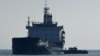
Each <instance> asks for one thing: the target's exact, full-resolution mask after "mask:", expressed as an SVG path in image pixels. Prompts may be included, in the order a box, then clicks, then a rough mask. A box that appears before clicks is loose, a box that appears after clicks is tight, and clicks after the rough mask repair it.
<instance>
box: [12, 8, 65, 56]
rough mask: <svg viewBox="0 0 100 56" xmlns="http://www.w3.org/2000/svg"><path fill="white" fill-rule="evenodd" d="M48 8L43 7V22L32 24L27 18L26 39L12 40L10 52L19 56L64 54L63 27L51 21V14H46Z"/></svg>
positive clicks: (16, 38)
mask: <svg viewBox="0 0 100 56" xmlns="http://www.w3.org/2000/svg"><path fill="white" fill-rule="evenodd" d="M48 10H49V7H48V6H45V7H44V21H43V22H42V23H41V22H32V26H31V25H30V23H31V22H30V17H28V24H27V26H26V29H27V30H28V36H27V37H20V38H19V37H14V38H12V52H13V54H18V55H19V54H20V55H41V54H44V55H45V54H64V52H63V51H62V50H63V46H64V43H65V37H64V34H65V31H64V29H63V26H58V23H57V22H53V21H52V17H53V16H52V14H51V13H49V12H48Z"/></svg>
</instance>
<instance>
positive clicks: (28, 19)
mask: <svg viewBox="0 0 100 56" xmlns="http://www.w3.org/2000/svg"><path fill="white" fill-rule="evenodd" d="M27 18H28V24H27V25H28V27H29V26H30V17H29V16H28V17H27Z"/></svg>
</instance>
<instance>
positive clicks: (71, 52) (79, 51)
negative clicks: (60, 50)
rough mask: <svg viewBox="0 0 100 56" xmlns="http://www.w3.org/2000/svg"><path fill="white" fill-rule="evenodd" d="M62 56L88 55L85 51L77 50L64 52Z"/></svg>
mask: <svg viewBox="0 0 100 56" xmlns="http://www.w3.org/2000/svg"><path fill="white" fill-rule="evenodd" d="M64 54H88V51H86V50H77V51H69V50H65V51H64Z"/></svg>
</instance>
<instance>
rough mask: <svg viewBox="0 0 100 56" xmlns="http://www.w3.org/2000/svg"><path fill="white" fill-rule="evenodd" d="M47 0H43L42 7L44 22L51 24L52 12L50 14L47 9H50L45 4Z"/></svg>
mask: <svg viewBox="0 0 100 56" xmlns="http://www.w3.org/2000/svg"><path fill="white" fill-rule="evenodd" d="M47 5H48V4H47V0H45V5H44V6H45V7H44V24H52V14H50V13H49V12H48V10H49V9H50V8H49V7H48V6H47Z"/></svg>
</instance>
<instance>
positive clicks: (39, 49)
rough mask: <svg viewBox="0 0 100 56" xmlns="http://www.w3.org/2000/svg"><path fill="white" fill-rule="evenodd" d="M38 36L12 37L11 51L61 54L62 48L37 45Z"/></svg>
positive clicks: (24, 53) (17, 53)
mask: <svg viewBox="0 0 100 56" xmlns="http://www.w3.org/2000/svg"><path fill="white" fill-rule="evenodd" d="M39 40H40V39H39V38H13V39H12V51H13V54H15V55H49V54H63V52H62V51H61V49H62V48H60V47H59V48H58V47H49V46H48V47H46V46H38V44H37V43H38V41H39Z"/></svg>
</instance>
